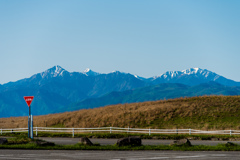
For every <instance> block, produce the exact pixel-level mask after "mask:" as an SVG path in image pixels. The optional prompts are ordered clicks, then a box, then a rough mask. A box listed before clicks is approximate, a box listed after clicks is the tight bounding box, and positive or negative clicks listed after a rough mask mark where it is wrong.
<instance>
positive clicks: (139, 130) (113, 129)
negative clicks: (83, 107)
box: [0, 127, 240, 137]
mask: <svg viewBox="0 0 240 160" xmlns="http://www.w3.org/2000/svg"><path fill="white" fill-rule="evenodd" d="M33 131H34V132H35V134H36V136H37V135H38V132H55V133H70V134H72V137H74V134H75V133H94V132H108V133H113V132H115V133H142V134H148V135H151V134H189V135H191V134H228V135H230V136H231V135H238V134H240V130H216V131H214V130H211V131H204V130H196V129H151V128H148V129H143V128H129V127H128V128H120V127H99V128H51V127H34V128H33ZM17 132H28V128H11V129H0V134H1V135H2V134H3V133H17Z"/></svg>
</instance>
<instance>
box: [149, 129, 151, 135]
mask: <svg viewBox="0 0 240 160" xmlns="http://www.w3.org/2000/svg"><path fill="white" fill-rule="evenodd" d="M150 135H151V128H149V136H150Z"/></svg>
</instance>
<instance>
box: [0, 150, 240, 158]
mask: <svg viewBox="0 0 240 160" xmlns="http://www.w3.org/2000/svg"><path fill="white" fill-rule="evenodd" d="M2 159H4V160H6V159H7V160H49V159H51V160H76V159H84V160H93V159H96V160H158V159H160V160H164V159H167V160H224V159H228V160H239V159H240V154H239V152H222V151H206V152H203V151H191V152H189V151H83V150H19V149H18V150H8V149H2V150H0V160H2Z"/></svg>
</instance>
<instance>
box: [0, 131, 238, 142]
mask: <svg viewBox="0 0 240 160" xmlns="http://www.w3.org/2000/svg"><path fill="white" fill-rule="evenodd" d="M2 136H9V137H18V139H21V138H23V137H27V133H23V132H21V133H7V134H3V135H2ZM129 136H138V137H140V138H141V139H166V140H179V139H183V138H188V139H190V140H213V139H214V140H240V135H232V136H230V135H195V134H194V135H189V134H151V135H148V134H127V133H81V134H80V133H75V134H74V137H75V138H79V137H87V138H116V139H119V138H123V137H129ZM34 137H36V136H35V134H34ZM37 137H72V134H71V133H52V132H38V136H37Z"/></svg>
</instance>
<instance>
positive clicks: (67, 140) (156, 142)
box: [39, 137, 240, 146]
mask: <svg viewBox="0 0 240 160" xmlns="http://www.w3.org/2000/svg"><path fill="white" fill-rule="evenodd" d="M39 139H42V140H46V141H48V142H54V143H55V144H63V145H65V144H76V143H78V140H79V138H49V137H39ZM90 141H91V142H92V143H99V144H100V145H113V144H115V143H117V139H101V138H98V139H91V138H90ZM171 142H173V140H157V139H142V144H143V145H160V144H163V145H169V144H170V143H171ZM190 142H191V143H192V145H210V146H214V145H217V144H219V143H221V144H225V143H227V142H232V143H236V144H239V145H240V141H210V140H203V141H201V140H190Z"/></svg>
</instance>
